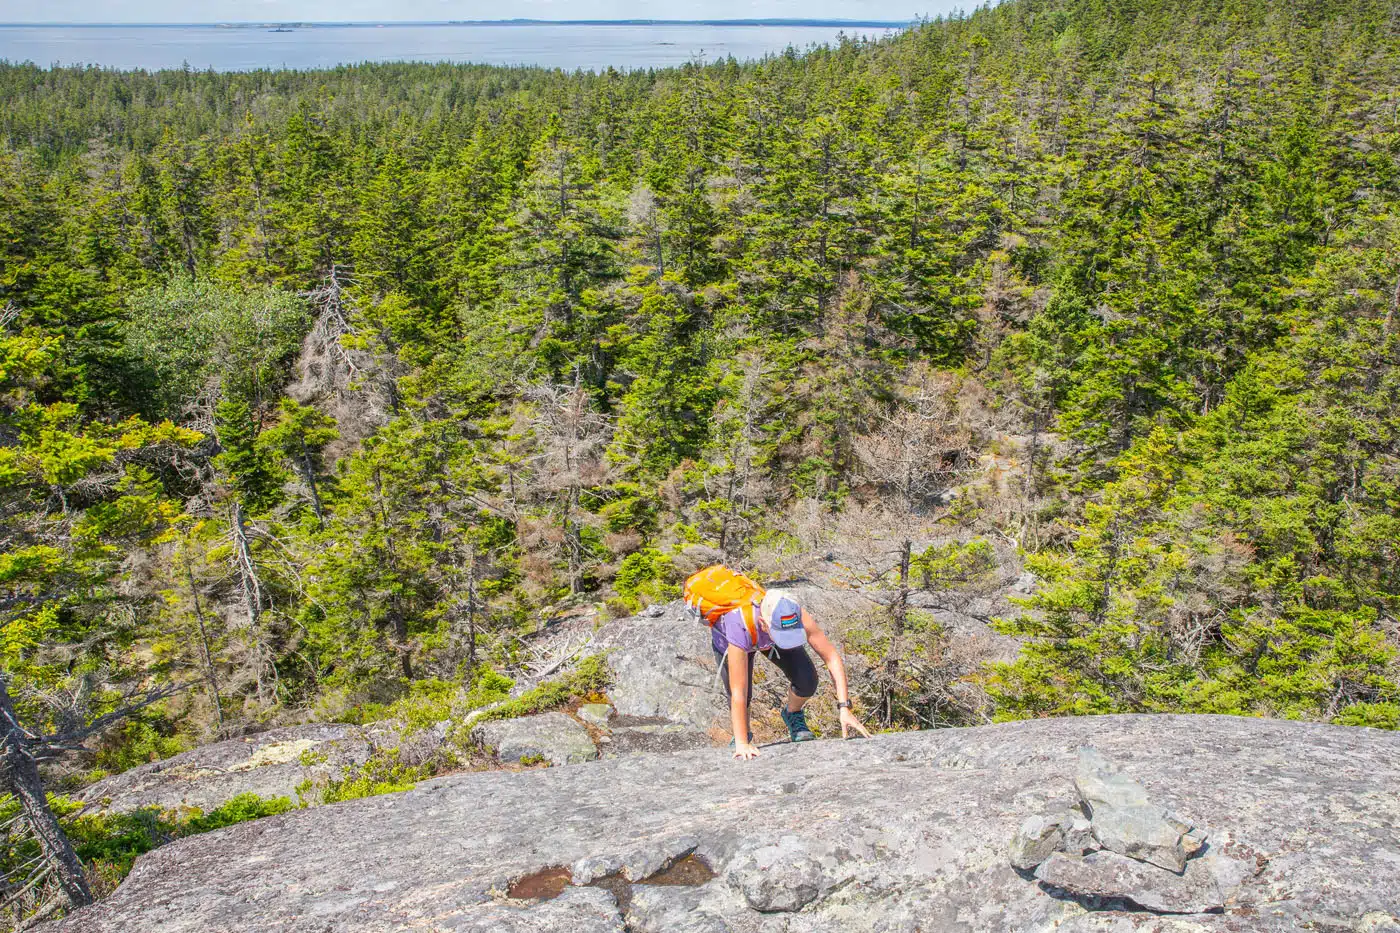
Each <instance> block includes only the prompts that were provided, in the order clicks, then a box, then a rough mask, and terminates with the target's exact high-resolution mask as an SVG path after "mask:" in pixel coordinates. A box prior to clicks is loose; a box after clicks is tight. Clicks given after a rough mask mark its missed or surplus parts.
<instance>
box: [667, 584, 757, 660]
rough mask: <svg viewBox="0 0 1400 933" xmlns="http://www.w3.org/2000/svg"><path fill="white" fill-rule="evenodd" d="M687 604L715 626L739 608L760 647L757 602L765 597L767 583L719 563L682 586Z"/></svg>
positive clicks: (750, 632)
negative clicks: (756, 611)
mask: <svg viewBox="0 0 1400 933" xmlns="http://www.w3.org/2000/svg"><path fill="white" fill-rule="evenodd" d="M681 594H682V595H683V596H684V597H685V604H686V605H687V606H689V607H690V608H692V609H694V610H695V611H696V612H698V613H700V618H701V619H702V620H704V622H705V624H706V625H708V626H710V627H711V628H714V626H715V623H717V622H718V621H719V620H720V618H721V617H722V616H724V615H725V614H726V613H730V612H733V611H734V610H735V609H738V610H739V612H740V614H741V615H743V617H744V625H745V626H746V627H747V628H748V630H749V638H750V639H752V644H753V646H754V647H755V648H756V647H758V629H757V627H756V626H755V625H754V621H753V612H754V609H753V604H754V603H755V602H757V601H759V600H761V599H763V587H761V586H759V585H758V584H757V583H755V582H753V581H752V580H750V579H749V578H748V577H746V576H744V575H743V574H742V573H739V572H738V571H735V570H730V569H729V568H728V567H726V566H724V565H723V564H715V565H714V566H713V567H706V568H704V569H703V570H697V571H696V572H695V573H693V574H691V575H690V576H689V577H688V578H686V581H685V587H684V588H683V589H682V590H681Z"/></svg>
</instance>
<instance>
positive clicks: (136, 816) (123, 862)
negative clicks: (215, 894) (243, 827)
mask: <svg viewBox="0 0 1400 933" xmlns="http://www.w3.org/2000/svg"><path fill="white" fill-rule="evenodd" d="M49 806H51V807H52V808H53V810H54V812H55V813H56V814H58V816H59V819H60V821H61V822H62V824H63V828H64V829H65V830H66V831H67V833H68V838H69V840H70V841H71V842H72V843H73V848H74V849H75V850H76V851H77V853H78V857H79V858H80V859H82V860H83V863H84V864H85V865H87V867H88V870H89V871H90V872H91V874H92V876H93V877H94V878H95V879H96V882H97V883H96V888H97V891H98V893H105V892H107V891H110V890H112V889H113V888H115V887H116V886H117V885H118V884H119V883H120V882H121V880H122V879H123V878H125V877H126V875H127V873H128V872H129V871H131V866H132V865H133V864H134V863H135V861H136V858H137V856H139V855H143V854H144V853H146V852H149V851H151V850H152V849H154V848H156V847H158V846H161V845H164V844H165V843H167V842H173V841H174V840H176V839H182V838H184V837H185V836H193V835H196V834H198V833H207V832H209V831H210V830H214V829H222V828H223V827H225V826H232V825H233V824H235V823H242V822H246V821H247V820H255V819H258V818H260V817H264V816H274V815H276V814H278V813H285V812H287V811H288V810H291V809H294V808H295V806H296V805H295V804H294V803H292V801H291V800H290V799H288V798H286V797H274V798H270V799H264V798H261V797H259V796H257V795H256V794H239V795H238V796H237V797H234V798H233V799H232V800H230V801H228V802H227V803H225V804H224V805H223V806H220V807H218V808H217V809H214V810H210V811H209V812H208V813H205V812H203V811H200V810H197V809H195V810H184V811H181V812H175V811H161V810H158V809H155V808H150V809H144V810H136V811H133V812H131V813H107V814H92V813H90V814H86V815H84V816H75V815H74V814H76V813H78V812H80V811H81V810H82V809H83V804H81V803H79V802H78V801H75V800H72V799H70V798H68V797H63V796H57V795H51V796H50V797H49ZM18 809H19V805H18V803H17V802H16V801H15V799H14V798H13V797H11V796H8V795H7V796H5V797H3V798H0V822H4V821H8V820H9V819H10V818H11V817H13V816H14V815H15V814H16V813H17V812H18ZM37 855H38V849H37V847H36V846H35V843H34V842H33V841H32V840H26V841H24V842H21V843H19V844H12V845H8V846H6V847H4V848H3V849H0V872H3V873H4V874H5V875H6V876H7V877H8V876H9V875H10V874H11V872H12V871H15V870H16V869H19V868H20V866H22V865H24V864H25V863H27V862H28V861H29V860H30V859H32V858H34V857H35V856H37Z"/></svg>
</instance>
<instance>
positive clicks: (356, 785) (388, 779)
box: [297, 749, 433, 806]
mask: <svg viewBox="0 0 1400 933" xmlns="http://www.w3.org/2000/svg"><path fill="white" fill-rule="evenodd" d="M432 775H433V767H432V765H431V764H422V765H406V764H404V763H403V762H401V761H400V760H399V751H398V749H393V750H391V751H387V752H375V753H374V754H372V755H371V756H370V757H369V759H368V760H367V761H366V762H365V763H364V764H362V765H360V766H359V767H358V768H346V769H345V771H344V773H343V774H342V775H341V777H339V778H336V779H332V780H330V781H328V782H326V783H325V784H324V785H317V784H315V783H313V782H311V781H303V782H302V783H301V784H299V785H297V796H298V797H300V798H301V801H302V805H303V806H306V805H309V804H311V803H314V802H320V803H340V802H341V801H343V800H359V799H360V798H361V797H377V796H379V795H380V794H396V793H399V792H400V791H405V790H413V788H414V785H415V784H417V782H419V781H422V780H425V779H427V778H430V777H432Z"/></svg>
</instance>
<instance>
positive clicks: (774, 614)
mask: <svg viewBox="0 0 1400 933" xmlns="http://www.w3.org/2000/svg"><path fill="white" fill-rule="evenodd" d="M758 615H759V618H761V619H762V620H763V621H764V624H765V625H767V627H768V635H769V637H771V638H772V639H773V644H775V645H777V646H778V647H779V648H784V649H787V648H800V647H802V646H803V645H805V644H807V630H806V629H805V628H803V627H802V608H801V607H800V606H798V605H797V600H795V599H793V598H792V597H791V596H790V595H788V594H787V593H786V592H784V591H783V590H769V591H768V592H767V593H765V594H763V602H762V603H761V604H760V605H759V607H758Z"/></svg>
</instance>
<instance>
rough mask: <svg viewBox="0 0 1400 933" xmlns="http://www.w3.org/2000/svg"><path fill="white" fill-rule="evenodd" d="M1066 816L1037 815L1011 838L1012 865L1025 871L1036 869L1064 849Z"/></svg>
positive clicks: (1023, 824) (1058, 814) (1027, 821)
mask: <svg viewBox="0 0 1400 933" xmlns="http://www.w3.org/2000/svg"><path fill="white" fill-rule="evenodd" d="M1067 822H1068V818H1067V816H1066V815H1065V814H1060V813H1057V814H1053V815H1046V814H1043V813H1042V814H1037V815H1035V816H1032V817H1030V818H1029V819H1027V820H1026V821H1025V822H1024V823H1022V824H1021V828H1020V829H1018V830H1016V835H1015V836H1013V837H1012V838H1011V864H1012V866H1013V867H1015V868H1019V869H1021V870H1023V871H1030V870H1032V869H1034V868H1035V867H1036V866H1037V865H1039V864H1040V863H1041V862H1043V861H1045V860H1046V859H1047V858H1049V857H1050V854H1051V853H1052V852H1057V851H1059V850H1060V849H1061V848H1063V847H1064V843H1065V824H1066V823H1067Z"/></svg>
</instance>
